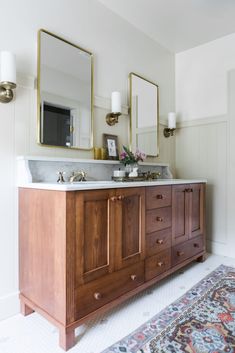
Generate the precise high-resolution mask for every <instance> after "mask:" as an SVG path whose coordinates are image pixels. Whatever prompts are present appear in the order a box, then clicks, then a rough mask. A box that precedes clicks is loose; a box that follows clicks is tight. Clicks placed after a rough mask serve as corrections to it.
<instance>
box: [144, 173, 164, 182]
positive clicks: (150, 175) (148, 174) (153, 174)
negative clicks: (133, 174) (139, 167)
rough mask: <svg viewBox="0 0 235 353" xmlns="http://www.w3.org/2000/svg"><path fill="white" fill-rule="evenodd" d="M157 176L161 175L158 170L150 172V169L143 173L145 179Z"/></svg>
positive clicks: (153, 178) (152, 178)
mask: <svg viewBox="0 0 235 353" xmlns="http://www.w3.org/2000/svg"><path fill="white" fill-rule="evenodd" d="M159 176H161V173H159V172H150V171H148V172H147V173H145V178H146V180H155V179H157V178H158V177H159Z"/></svg>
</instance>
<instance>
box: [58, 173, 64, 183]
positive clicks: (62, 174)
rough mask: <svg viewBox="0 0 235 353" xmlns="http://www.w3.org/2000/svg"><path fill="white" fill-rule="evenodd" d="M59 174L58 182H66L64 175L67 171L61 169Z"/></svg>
mask: <svg viewBox="0 0 235 353" xmlns="http://www.w3.org/2000/svg"><path fill="white" fill-rule="evenodd" d="M56 174H57V175H58V179H57V183H64V182H65V180H64V175H65V174H66V173H65V172H63V171H59V172H57V173H56Z"/></svg>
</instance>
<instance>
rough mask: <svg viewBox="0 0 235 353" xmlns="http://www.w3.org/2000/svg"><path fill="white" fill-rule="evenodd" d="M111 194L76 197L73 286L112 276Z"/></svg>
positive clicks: (86, 193) (112, 214)
mask: <svg viewBox="0 0 235 353" xmlns="http://www.w3.org/2000/svg"><path fill="white" fill-rule="evenodd" d="M114 193H115V192H114V191H113V190H98V191H97V190H96V191H94V190H92V191H84V192H83V191H79V192H77V195H76V271H75V272H76V285H80V284H82V283H86V282H89V281H91V280H94V279H96V278H99V277H101V276H103V275H104V274H106V273H109V272H112V269H113V259H114V254H113V244H112V242H113V239H114V236H113V231H114V230H113V223H114V221H113V217H114V207H115V204H114V202H113V201H112V200H113V196H114Z"/></svg>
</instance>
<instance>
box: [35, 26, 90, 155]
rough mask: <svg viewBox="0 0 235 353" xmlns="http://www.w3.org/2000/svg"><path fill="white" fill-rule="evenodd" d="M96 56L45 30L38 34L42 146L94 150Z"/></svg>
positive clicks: (40, 136)
mask: <svg viewBox="0 0 235 353" xmlns="http://www.w3.org/2000/svg"><path fill="white" fill-rule="evenodd" d="M92 128H93V56H92V54H91V53H90V52H88V51H87V50H84V49H81V48H80V47H78V46H77V45H75V44H73V43H70V42H68V41H66V40H65V39H62V38H60V37H58V36H57V35H55V34H52V33H50V32H48V31H45V30H40V31H39V32H38V142H39V143H40V144H42V145H47V146H58V147H64V148H77V149H86V150H88V149H91V148H92V147H93V131H92Z"/></svg>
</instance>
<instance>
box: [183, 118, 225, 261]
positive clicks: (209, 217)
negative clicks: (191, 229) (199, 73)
mask: <svg viewBox="0 0 235 353" xmlns="http://www.w3.org/2000/svg"><path fill="white" fill-rule="evenodd" d="M218 120H219V122H217V119H216V118H215V119H214V120H213V123H208V124H205V123H204V122H203V119H202V122H203V123H202V124H200V122H197V124H195V125H194V124H193V123H192V124H191V126H190V124H187V126H186V127H184V126H183V124H181V127H180V128H179V129H177V134H176V166H177V168H176V174H177V178H181V177H183V178H206V179H207V180H208V184H207V198H206V205H207V207H206V223H207V240H208V250H209V251H215V252H217V253H221V254H224V255H226V248H227V179H226V177H227V139H228V131H227V124H228V123H227V121H226V119H224V120H225V121H223V119H218Z"/></svg>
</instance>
